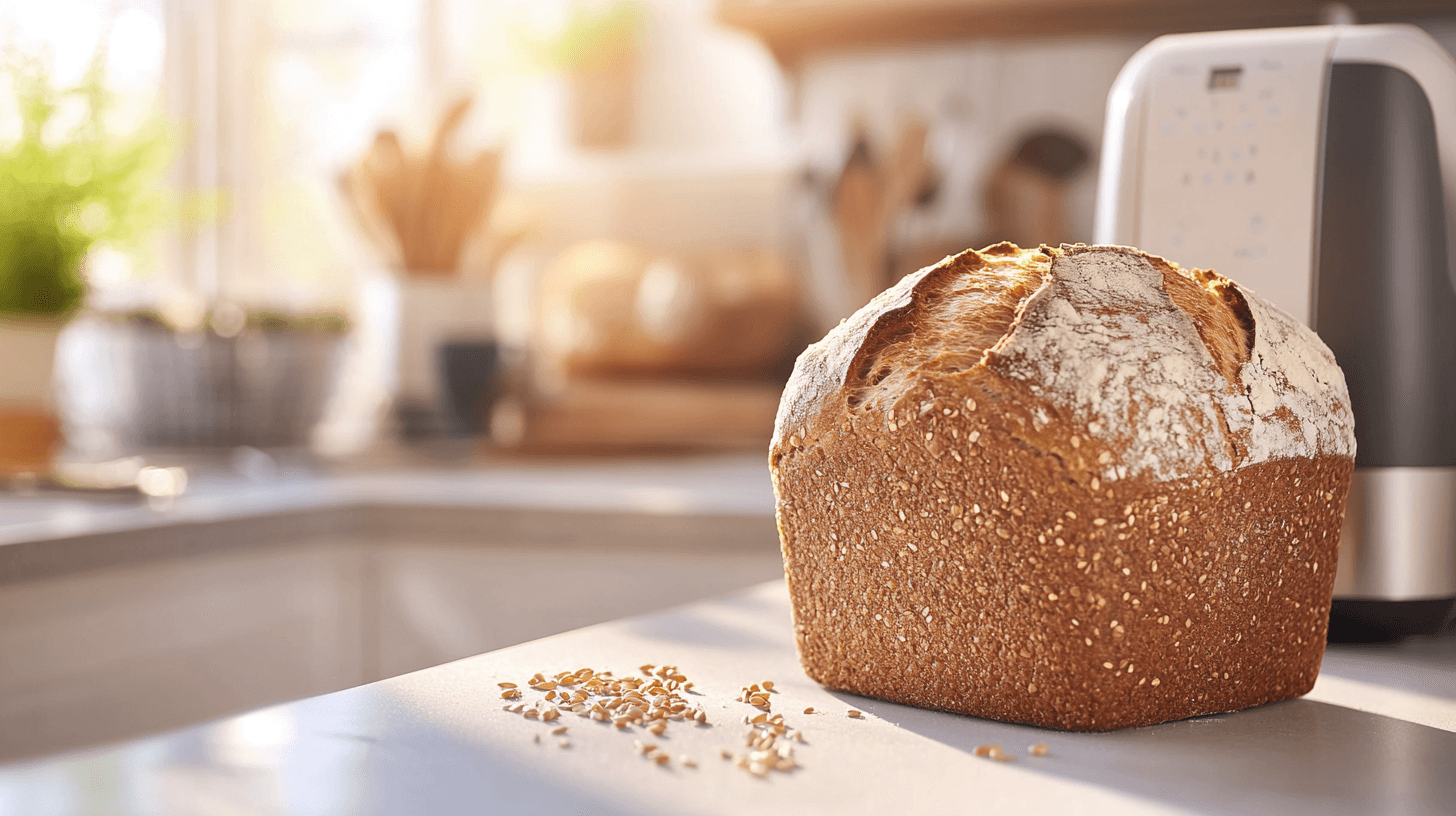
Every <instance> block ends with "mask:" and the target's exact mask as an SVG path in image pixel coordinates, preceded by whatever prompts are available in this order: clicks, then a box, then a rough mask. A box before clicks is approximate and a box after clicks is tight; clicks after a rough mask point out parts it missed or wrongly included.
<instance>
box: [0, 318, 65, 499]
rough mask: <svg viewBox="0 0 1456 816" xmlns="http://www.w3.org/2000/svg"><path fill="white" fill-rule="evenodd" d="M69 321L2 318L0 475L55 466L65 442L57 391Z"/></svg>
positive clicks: (0, 323)
mask: <svg viewBox="0 0 1456 816" xmlns="http://www.w3.org/2000/svg"><path fill="white" fill-rule="evenodd" d="M64 325H65V320H64V319H62V318H57V317H31V316H28V315H10V314H7V315H0V360H3V361H4V362H3V365H0V474H15V473H26V472H30V473H36V472H40V471H44V470H46V469H47V468H48V467H49V466H50V460H51V454H52V452H53V451H54V450H55V448H56V446H57V445H58V444H59V442H60V439H61V425H60V421H59V420H58V419H57V417H56V410H55V400H54V397H53V389H52V375H53V373H54V370H55V360H56V340H57V339H58V338H59V337H60V334H61V328H62V327H63V326H64Z"/></svg>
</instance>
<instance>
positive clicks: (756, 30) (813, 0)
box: [717, 0, 1453, 66]
mask: <svg viewBox="0 0 1456 816" xmlns="http://www.w3.org/2000/svg"><path fill="white" fill-rule="evenodd" d="M1325 5H1327V3H1326V2H1325V0H1220V2H1209V0H719V3H718V7H717V14H718V20H719V21H720V22H722V23H724V24H725V25H728V26H731V27H734V28H739V29H742V30H745V31H748V32H750V33H752V34H754V35H756V36H758V37H759V38H760V39H762V40H763V41H764V42H766V43H767V44H768V46H769V48H770V49H772V51H773V53H774V56H775V57H777V58H778V60H779V61H780V62H781V63H783V64H784V65H786V66H793V65H794V64H796V63H798V62H799V61H800V60H802V59H803V58H804V57H805V56H806V55H809V54H812V53H816V52H824V51H833V50H841V49H849V48H863V47H878V46H910V45H916V44H924V43H931V42H943V41H947V40H965V39H979V38H989V37H998V38H1002V37H1047V36H1061V35H1072V34H1077V35H1083V34H1099V33H1104V34H1105V33H1114V32H1116V33H1127V32H1140V33H1146V34H1162V33H1171V32H1181V31H1213V30H1219V29H1234V28H1266V27H1273V26H1291V25H1314V24H1316V23H1318V21H1319V15H1320V9H1321V8H1323V7H1324V6H1325ZM1346 5H1349V6H1350V7H1352V8H1353V9H1354V10H1355V13H1356V15H1357V17H1358V19H1359V20H1360V21H1361V22H1365V23H1377V22H1390V21H1393V20H1403V19H1412V18H1418V17H1422V16H1432V15H1442V16H1447V15H1451V14H1452V13H1453V4H1452V2H1451V0H1348V2H1347V3H1346Z"/></svg>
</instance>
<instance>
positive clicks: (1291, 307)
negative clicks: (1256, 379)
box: [1096, 25, 1456, 640]
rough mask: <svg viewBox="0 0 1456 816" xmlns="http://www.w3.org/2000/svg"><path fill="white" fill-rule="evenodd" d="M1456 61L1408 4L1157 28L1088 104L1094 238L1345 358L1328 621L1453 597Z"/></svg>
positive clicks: (1436, 606)
mask: <svg viewBox="0 0 1456 816" xmlns="http://www.w3.org/2000/svg"><path fill="white" fill-rule="evenodd" d="M1453 216H1456V61H1453V60H1452V58H1451V56H1450V55H1449V54H1448V53H1447V52H1446V51H1445V50H1444V49H1443V48H1442V47H1441V46H1440V45H1439V44H1437V43H1436V42H1435V41H1434V40H1433V39H1431V37H1430V36H1428V35H1427V34H1425V33H1424V32H1423V31H1421V30H1420V29H1418V28H1416V27H1414V26H1408V25H1369V26H1358V25H1334V26H1319V27H1309V28H1282V29H1267V30H1257V31H1226V32H1216V33H1205V34H1183V35H1170V36H1165V37H1160V38H1158V39H1156V40H1154V41H1153V42H1152V43H1150V44H1148V45H1147V46H1146V47H1144V48H1143V49H1142V50H1140V51H1139V52H1138V53H1137V54H1135V55H1134V56H1133V57H1132V59H1131V60H1129V61H1128V63H1127V65H1126V66H1125V67H1124V68H1123V69H1122V72H1121V73H1120V74H1119V75H1118V78H1117V81H1116V82H1115V84H1114V85H1113V87H1112V92H1111V94H1110V95H1109V98H1108V103H1107V124H1106V132H1105V135H1104V140H1103V156H1102V168H1101V178H1100V185H1099V189H1098V194H1097V221H1096V240H1097V242H1098V243H1116V244H1127V245H1131V246H1137V247H1141V248H1143V249H1146V250H1148V251H1149V252H1154V253H1158V254H1166V255H1168V256H1169V257H1176V258H1179V259H1181V260H1183V261H1184V262H1186V263H1189V264H1195V265H1197V266H1199V267H1204V268H1213V269H1216V270H1218V271H1219V272H1222V273H1223V274H1225V275H1227V276H1229V277H1231V278H1233V279H1235V280H1237V281H1239V283H1240V284H1243V285H1245V286H1248V287H1249V288H1251V289H1253V290H1254V291H1256V292H1258V293H1259V294H1260V295H1262V296H1263V297H1265V298H1267V299H1268V300H1270V301H1272V302H1274V303H1275V304H1276V305H1278V306H1280V307H1281V308H1283V309H1285V310H1286V311H1288V312H1289V313H1290V314H1292V315H1294V316H1295V317H1297V318H1299V319H1300V320H1303V321H1305V322H1306V323H1307V324H1308V325H1310V326H1311V327H1313V328H1314V329H1315V330H1316V331H1317V332H1318V333H1319V335H1320V337H1321V338H1322V339H1323V340H1324V341H1325V343H1326V344H1328V345H1329V347H1330V349H1331V350H1333V351H1334V353H1335V357H1336V358H1337V359H1338V360H1339V363H1340V366H1341V368H1343V369H1344V372H1345V377H1346V381H1347V383H1348V385H1349V389H1350V399H1351V403H1352V405H1353V407H1354V412H1355V435H1356V440H1357V443H1358V452H1357V454H1356V462H1355V464H1356V470H1355V477H1354V480H1353V484H1352V486H1351V491H1350V497H1349V501H1348V504H1347V511H1346V517H1345V525H1344V531H1343V534H1342V537H1341V540H1340V557H1339V569H1338V571H1337V573H1336V579H1335V601H1334V609H1333V610H1332V613H1331V627H1330V631H1331V639H1340V640H1375V639H1386V638H1390V637H1398V636H1401V635H1407V634H1415V633H1429V632H1434V631H1438V630H1440V629H1442V628H1444V627H1446V626H1448V625H1449V624H1450V623H1451V621H1452V617H1453V615H1456V283H1453V281H1456V276H1453V268H1452V262H1453V261H1456V251H1453V247H1456V243H1453V241H1456V225H1453Z"/></svg>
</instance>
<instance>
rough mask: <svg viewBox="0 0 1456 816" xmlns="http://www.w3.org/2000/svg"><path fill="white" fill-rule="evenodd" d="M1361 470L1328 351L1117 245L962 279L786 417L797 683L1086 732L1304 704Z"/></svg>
mask: <svg viewBox="0 0 1456 816" xmlns="http://www.w3.org/2000/svg"><path fill="white" fill-rule="evenodd" d="M1089 337H1090V338H1094V339H1095V340H1096V342H1088V338H1089ZM1119 367H1121V369H1125V370H1121V369H1119ZM1119 370H1120V371H1121V373H1118V372H1119ZM1097 372H1102V373H1100V374H1099V373H1097ZM1264 391H1268V392H1269V393H1263V392H1264ZM1155 412H1156V414H1155ZM1353 454H1354V441H1353V424H1352V422H1351V420H1350V412H1349V400H1348V396H1347V394H1346V392H1345V387H1344V381H1343V378H1342V376H1341V375H1340V374H1339V370H1338V367H1337V366H1335V365H1334V362H1333V357H1332V356H1330V355H1329V352H1328V350H1327V349H1325V348H1324V346H1323V345H1322V344H1320V343H1319V340H1318V338H1317V337H1315V336H1314V335H1313V333H1312V332H1309V331H1308V330H1307V329H1304V328H1303V327H1301V326H1299V325H1298V324H1297V323H1296V322H1295V321H1293V319H1292V318H1289V317H1288V316H1287V315H1283V314H1282V313H1280V312H1278V311H1277V310H1275V309H1274V308H1273V307H1272V306H1269V305H1268V304H1267V303H1264V302H1263V301H1262V300H1260V299H1258V298H1257V296H1255V295H1253V293H1251V292H1249V291H1247V290H1244V289H1242V288H1240V287H1238V286H1237V285H1236V284H1234V283H1232V282H1231V281H1228V280H1227V279H1224V278H1222V277H1220V276H1218V275H1216V274H1214V273H1210V272H1201V271H1196V270H1194V271H1188V270H1182V269H1180V268H1179V267H1177V266H1176V265H1175V264H1172V263H1170V262H1168V261H1165V260H1163V259H1161V258H1156V257H1155V256H1150V255H1147V254H1145V253H1141V252H1139V251H1137V250H1132V249H1128V248H1124V247H1087V246H1083V245H1075V246H1063V247H1061V248H1055V249H1054V248H1050V247H1042V248H1041V249H1039V250H1030V251H1028V250H1022V249H1020V248H1018V247H1015V246H1013V245H1010V244H999V245H996V246H993V247H988V248H987V249H986V250H982V251H981V252H967V253H962V254H961V255H958V256H955V257H953V258H948V259H946V260H945V261H943V262H942V263H940V264H938V265H936V266H934V267H930V268H928V269H925V270H921V271H920V272H918V273H915V274H914V275H910V276H907V277H906V278H905V279H904V280H902V281H901V282H900V283H899V284H897V285H896V286H894V287H892V288H891V289H889V290H887V291H886V292H885V293H883V294H881V295H880V296H879V297H877V298H876V299H875V300H874V301H872V302H871V303H870V304H869V305H867V306H866V307H865V308H864V309H862V310H860V312H858V313H856V314H855V315H854V316H853V317H851V318H849V320H847V321H846V322H845V323H843V324H841V325H840V326H839V327H838V328H836V329H835V330H834V331H832V332H831V333H830V334H829V336H827V337H826V338H825V340H823V341H821V342H820V343H818V344H816V345H815V346H813V347H811V348H810V349H809V350H808V351H806V352H805V353H804V355H802V356H801V357H800V360H799V362H798V365H797V366H796V368H795V373H794V376H793V377H792V378H791V380H790V382H789V385H788V387H787V388H786V390H785V393H784V397H783V400H782V402H781V404H780V411H779V417H778V423H777V427H776V429H775V435H774V440H773V443H772V446H771V449H770V470H771V472H772V475H773V479H774V489H775V494H776V496H777V513H778V524H779V531H780V538H781V543H782V546H783V554H784V562H785V569H786V573H787V575H788V581H789V588H790V595H791V598H792V600H793V608H794V616H795V629H796V635H797V639H798V645H799V651H800V656H801V659H802V661H803V664H804V667H805V670H806V671H807V673H808V674H809V675H810V676H811V677H812V678H814V679H815V680H817V681H818V682H820V683H823V684H825V685H827V686H830V687H833V688H838V689H843V690H846V691H851V692H855V693H859V694H866V695H870V696H875V697H881V698H884V699H889V700H895V701H898V702H905V703H910V704H914V705H920V706H925V707H931V708H941V709H946V710H951V711H958V712H962V713H966V714H974V715H977V716H983V717H991V718H995V719H1002V720H1008V721H1015V722H1025V723H1032V724H1036V725H1044V726H1050V727H1057V728H1067V729H1077V730H1104V729H1111V728H1121V727H1127V726H1134V725H1146V724H1151V723H1155V722H1162V721H1166V720H1171V719H1179V718H1183V717H1189V716H1194V715H1198V714H1205V713H1210V712H1215V711H1228V710H1233V709H1237V708H1243V707H1247V706H1251V705H1258V704H1261V703H1265V702H1270V701H1273V700H1278V699H1284V698H1287V697H1292V696H1297V695H1299V694H1303V693H1305V692H1306V691H1308V690H1309V688H1310V687H1311V686H1312V685H1313V682H1314V678H1315V676H1316V675H1317V673H1318V669H1319V662H1320V658H1321V656H1322V654H1323V645H1324V637H1325V628H1326V625H1327V618H1328V611H1329V603H1330V597H1331V593H1332V590H1333V579H1334V572H1335V569H1334V568H1335V553H1336V551H1337V547H1338V536H1339V527H1340V522H1341V520H1342V517H1343V512H1344V499H1345V493H1346V491H1347V490H1348V486H1349V478H1350V473H1351V471H1352V469H1353Z"/></svg>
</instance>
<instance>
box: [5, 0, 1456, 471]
mask: <svg viewBox="0 0 1456 816" xmlns="http://www.w3.org/2000/svg"><path fill="white" fill-rule="evenodd" d="M1356 5H1357V6H1358V5H1359V4H1356ZM1368 5H1369V6H1371V8H1369V9H1358V10H1357V9H1352V8H1350V7H1349V6H1345V5H1342V4H1336V5H1332V6H1331V5H1324V6H1322V5H1320V4H1317V3H1308V2H1282V3H1280V2H1276V3H1260V4H1234V5H1232V6H1227V5H1220V6H1218V7H1217V8H1214V7H1212V6H1209V7H1205V5H1204V4H1195V3H1142V2H1133V1H1132V0H1124V1H1123V2H1050V3H1034V4H1030V5H1025V6H1024V5H1018V4H1006V3H998V2H981V1H978V2H966V1H965V0H959V1H956V0H933V1H932V0H924V1H923V2H914V3H910V4H908V5H905V4H898V3H896V4H892V3H878V2H870V1H869V0H854V1H853V2H849V1H848V0H770V1H767V2H765V1H763V0H723V1H722V2H716V3H715V2H709V1H708V0H680V1H678V2H669V1H668V0H594V1H593V2H569V1H568V0H563V1H562V2H526V1H525V0H490V1H488V2H464V1H463V0H419V1H418V2H348V3H345V2H331V1H330V0H317V1H316V2H315V1H310V2H283V0H277V1H276V2H263V3H242V2H228V1H227V0H193V1H190V2H184V0H177V1H176V2H168V0H136V2H130V1H128V0H95V2H91V1H90V0H59V1H58V2H48V3H37V4H12V5H11V6H10V8H9V10H8V11H7V12H6V13H5V16H4V18H3V19H0V37H3V42H4V48H5V53H6V60H7V63H6V66H7V74H6V78H7V85H6V88H5V94H4V98H3V100H0V102H3V103H4V104H5V106H6V108H5V109H4V127H3V132H0V136H3V138H4V141H5V143H6V145H7V149H8V150H9V152H8V153H7V154H6V155H5V156H4V158H3V161H4V162H5V164H4V173H5V174H6V175H7V176H10V177H11V180H10V183H13V184H17V185H20V186H19V187H16V188H15V189H20V190H26V191H28V192H26V193H24V194H19V198H18V199H17V200H16V202H15V203H12V204H10V205H8V206H9V207H10V209H11V210H12V211H11V212H9V213H7V214H6V217H7V223H6V228H14V231H13V233H12V237H11V238H10V239H9V241H8V242H7V244H6V249H7V250H8V255H6V256H0V262H3V263H6V264H8V265H9V266H10V267H11V268H9V269H6V270H4V271H3V272H0V286H16V287H24V286H26V285H27V284H26V283H25V282H24V280H23V278H24V277H25V276H27V275H29V276H31V277H32V278H36V277H38V278H40V279H41V284H45V283H46V280H45V279H47V278H48V277H49V278H52V279H54V280H53V281H52V283H54V287H53V288H56V289H57V292H56V293H55V294H56V297H55V298H53V299H52V301H53V302H48V303H47V304H41V303H39V302H36V303H32V304H30V305H29V306H27V305H25V304H23V303H18V302H17V304H16V306H15V308H12V309H10V310H8V312H9V313H10V314H17V313H18V314H25V315H28V317H29V318H30V319H29V320H28V322H27V321H20V322H25V324H26V326H27V327H28V328H27V329H26V330H25V331H24V332H21V330H20V329H13V330H12V331H11V332H10V334H12V335H14V334H17V333H20V334H24V335H25V336H26V338H27V348H31V349H32V351H31V352H29V353H28V358H33V359H31V360H30V361H29V362H26V363H23V364H19V363H17V369H23V370H27V371H31V372H32V374H31V377H32V379H33V380H35V381H36V383H37V385H33V386H32V390H35V389H36V388H39V389H40V391H36V393H34V394H28V395H27V394H22V393H19V388H18V386H17V388H16V389H12V390H16V391H17V393H16V394H14V395H12V396H13V399H12V400H11V401H10V402H11V407H12V408H13V409H14V410H13V411H11V412H10V413H6V414H4V415H3V416H0V420H3V422H4V424H0V428H4V429H5V430H4V438H3V442H0V451H3V454H0V455H3V456H4V457H8V458H10V459H12V460H14V461H13V462H12V463H11V465H10V467H9V470H10V471H11V472H26V473H40V474H41V475H45V474H47V473H49V474H50V475H60V476H61V478H63V479H64V478H67V476H66V475H65V474H69V477H70V478H71V479H72V480H73V481H76V482H78V483H84V482H86V481H87V480H88V479H91V480H101V481H106V479H109V478H113V477H115V474H114V473H111V472H109V471H108V472H105V473H103V472H101V471H95V469H94V468H92V470H93V471H95V472H87V467H88V466H90V465H94V464H96V463H101V462H114V461H116V460H118V459H123V458H126V457H132V456H136V455H143V456H146V457H147V461H154V460H155V461H157V462H162V461H165V460H168V459H169V454H172V456H171V458H174V459H175V458H178V457H179V456H180V457H181V458H187V456H190V455H191V454H193V453H196V452H204V451H205V452H214V453H215V452H218V451H236V450H238V449H241V448H246V449H248V450H249V451H257V452H260V453H262V454H263V455H264V456H265V457H271V458H276V457H277V456H278V455H280V454H281V455H283V456H286V457H294V458H297V456H298V455H299V454H300V453H302V452H307V453H308V456H307V457H306V458H307V459H308V460H309V461H314V457H322V458H324V459H327V460H330V461H346V460H349V459H350V458H354V459H360V458H363V459H365V460H367V459H369V458H370V457H374V458H376V459H377V458H378V457H380V456H388V455H394V454H397V453H399V452H400V451H411V453H412V454H418V453H428V452H430V451H434V452H436V453H438V452H439V451H441V450H448V451H451V452H452V455H456V456H460V455H465V456H471V455H484V454H486V453H487V452H490V451H496V452H500V451H522V452H546V451H556V452H559V451H641V450H667V449H705V448H706V449H715V448H738V449H752V450H760V451H761V450H762V449H763V448H764V445H765V443H766V440H767V438H768V434H769V430H770V426H771V422H772V416H773V412H774V408H775V404H776V400H777V396H778V392H779V389H780V387H781V385H782V383H783V381H784V378H785V376H786V374H787V372H788V370H789V368H790V366H791V365H792V360H793V358H794V356H795V355H796V354H797V352H798V351H799V350H801V349H802V348H803V346H804V345H805V344H806V343H807V342H809V341H811V340H813V339H815V338H817V337H819V336H821V335H822V333H823V332H824V331H825V330H826V329H827V328H828V327H830V326H832V325H834V324H835V323H836V322H837V321H839V320H840V319H841V318H843V317H845V316H847V315H848V314H849V313H851V312H852V311H853V310H854V309H856V308H857V307H858V306H860V305H862V304H863V303H864V302H865V301H867V300H868V299H869V298H870V297H871V296H872V295H873V294H874V293H876V292H878V291H880V290H881V289H883V288H884V287H885V286H886V285H888V284H889V283H890V282H892V281H894V280H896V279H898V278H899V277H900V276H902V275H903V274H905V273H907V272H909V271H913V270H915V269H918V268H920V267H921V266H924V265H926V264H929V263H933V262H934V261H936V260H938V259H940V258H941V257H943V256H945V255H946V254H949V253H953V252H956V251H959V250H962V249H965V248H967V247H973V246H982V245H985V244H987V243H990V242H993V241H996V240H1003V239H1009V240H1013V241H1016V242H1018V243H1021V244H1024V245H1027V244H1029V245H1035V244H1037V243H1040V242H1046V243H1052V244H1055V243H1058V242H1062V241H1079V240H1089V239H1090V237H1091V225H1092V211H1093V197H1094V192H1095V186H1096V173H1095V166H1096V157H1097V151H1098V142H1099V138H1100V134H1101V130H1102V119H1103V109H1104V104H1105V99H1106V95H1107V90H1108V88H1109V86H1110V85H1111V83H1112V80H1113V78H1114V77H1115V75H1116V73H1117V71H1118V69H1119V68H1120V67H1121V66H1122V64H1123V63H1124V62H1125V61H1126V60H1127V58H1128V57H1129V56H1130V55H1131V54H1132V53H1133V52H1134V51H1135V50H1136V49H1137V48H1138V47H1140V46H1141V45H1143V44H1144V43H1146V42H1147V41H1148V40H1149V39H1150V38H1151V37H1152V36H1154V35H1155V34H1157V33H1161V32H1164V31H1170V30H1190V29H1201V28H1226V27H1237V26H1263V25H1277V24H1297V23H1312V22H1317V21H1319V20H1321V19H1354V18H1356V17H1359V18H1360V19H1362V20H1365V21H1377V20H1387V19H1394V18H1400V19H1414V20H1416V21H1417V22H1421V23H1423V24H1425V25H1426V26H1427V28H1428V29H1429V30H1431V31H1432V32H1433V33H1435V34H1437V35H1438V36H1439V37H1442V38H1444V41H1446V42H1456V34H1453V32H1456V27H1453V24H1452V23H1451V22H1450V20H1451V19H1453V18H1449V17H1448V18H1441V17H1439V16H1429V15H1431V14H1433V13H1434V12H1435V11H1436V10H1437V9H1438V8H1439V7H1440V6H1441V5H1442V4H1440V3H1421V2H1407V3H1372V4H1368ZM1362 12H1363V13H1362ZM37 100H49V101H48V102H44V103H43V106H44V104H49V105H51V106H52V107H50V108H46V109H45V110H44V112H41V111H40V110H39V109H37V108H36V107H35V105H34V104H31V103H33V102H36V101H37ZM27 117H29V118H27ZM35 117H42V118H39V119H37V118H35ZM28 129H34V130H35V132H36V134H38V136H37V137H36V138H35V139H32V140H30V142H27V141H26V140H27V137H26V136H24V135H23V134H22V131H26V132H28ZM10 145H14V147H10ZM38 157H39V158H38ZM47 174H49V175H47ZM22 177H24V178H25V180H24V181H19V180H20V179H22ZM46 185H51V186H52V187H55V188H57V189H59V190H60V191H61V193H59V194H54V193H52V192H45V188H46ZM26 201H28V202H30V203H29V204H25V203H22V202H26ZM27 206H29V207H30V208H31V209H30V210H26V209H25V208H26V207H27ZM51 222H58V223H59V226H55V225H54V224H52V223H51ZM42 223H44V224H47V225H48V226H47V228H46V229H39V230H38V229H36V225H37V224H42ZM27 242H29V243H27ZM52 244H55V245H57V246H59V245H64V246H65V251H60V250H55V249H54V247H52V246H51V245H52ZM35 247H40V248H39V249H37V248H35ZM53 250H54V251H53ZM47 264H49V266H50V267H51V269H50V271H45V270H43V269H41V268H39V267H42V266H45V265H47ZM67 267H71V268H67ZM77 276H79V280H77V279H76V278H77ZM36 286H39V287H40V288H38V289H36V291H34V292H31V294H32V295H36V296H37V297H39V296H40V295H44V294H46V291H45V286H44V285H40V284H37V285H36ZM67 287H69V288H67ZM37 293H39V294H37ZM3 302H5V301H0V303H3ZM10 322H11V323H17V321H14V320H12V321H10ZM62 326H63V328H62ZM50 329H54V330H58V331H59V337H58V343H57V347H56V352H55V356H54V363H55V368H54V373H53V375H52V376H49V377H48V376H46V374H47V372H48V368H47V366H48V364H49V362H50V360H49V358H48V353H49V352H48V346H47V342H46V340H47V339H48V338H46V337H45V336H44V335H45V334H46V332H47V330H50ZM4 336H9V335H4ZM15 345H16V348H17V349H19V347H20V344H19V341H16V344H15ZM15 353H16V354H17V355H18V354H19V352H18V351H17V352H15ZM7 356H9V354H7ZM52 383H53V386H54V387H53V389H52V391H51V392H50V393H41V392H42V391H44V387H45V386H46V385H47V384H52ZM3 393H4V392H0V394H3ZM27 400H28V401H27ZM27 405H29V406H30V409H26V406H27ZM51 420H54V421H53V422H52V421H51ZM444 440H453V441H450V442H444ZM462 440H463V441H462ZM27 457H28V458H27ZM244 458H246V459H248V460H249V461H254V462H257V461H263V460H262V459H260V458H259V457H258V456H257V455H256V454H251V453H249V454H245V455H244ZM57 466H58V467H57Z"/></svg>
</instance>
